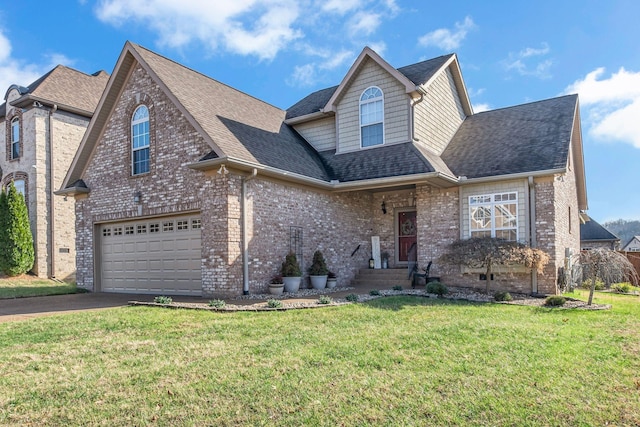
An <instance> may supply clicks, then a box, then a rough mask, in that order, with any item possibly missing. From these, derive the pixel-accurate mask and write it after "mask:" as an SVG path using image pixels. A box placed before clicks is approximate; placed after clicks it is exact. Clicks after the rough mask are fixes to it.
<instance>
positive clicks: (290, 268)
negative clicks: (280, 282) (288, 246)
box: [280, 252, 302, 277]
mask: <svg viewBox="0 0 640 427" xmlns="http://www.w3.org/2000/svg"><path fill="white" fill-rule="evenodd" d="M280 273H281V274H282V277H300V276H302V270H301V269H300V264H299V263H298V258H296V254H294V253H293V252H289V253H288V254H287V256H286V257H285V259H284V262H283V263H282V268H281V271H280Z"/></svg>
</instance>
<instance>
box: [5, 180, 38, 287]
mask: <svg viewBox="0 0 640 427" xmlns="http://www.w3.org/2000/svg"><path fill="white" fill-rule="evenodd" d="M34 259H35V258H34V249H33V235H32V234H31V227H30V225H29V213H28V212H27V205H26V203H25V200H24V197H23V196H22V194H20V193H18V191H17V190H16V188H15V187H14V185H13V181H12V182H10V183H9V186H8V187H7V189H6V192H5V191H1V192H0V270H2V271H3V272H4V273H5V274H6V275H7V276H17V275H19V274H24V273H26V272H28V271H29V270H31V268H32V267H33V262H34Z"/></svg>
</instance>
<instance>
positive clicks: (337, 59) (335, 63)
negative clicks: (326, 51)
mask: <svg viewBox="0 0 640 427" xmlns="http://www.w3.org/2000/svg"><path fill="white" fill-rule="evenodd" d="M326 59H327V60H326V61H325V62H323V63H322V64H320V68H322V69H325V70H333V69H335V68H338V67H339V66H341V65H342V64H344V63H346V62H348V61H350V60H353V59H354V58H353V52H352V51H350V50H341V51H340V52H338V53H336V54H332V55H327V56H326Z"/></svg>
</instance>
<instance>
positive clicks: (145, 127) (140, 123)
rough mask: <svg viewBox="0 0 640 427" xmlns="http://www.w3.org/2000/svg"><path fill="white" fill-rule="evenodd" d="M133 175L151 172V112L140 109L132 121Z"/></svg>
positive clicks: (142, 106)
mask: <svg viewBox="0 0 640 427" xmlns="http://www.w3.org/2000/svg"><path fill="white" fill-rule="evenodd" d="M131 150H132V155H131V161H132V174H133V175H139V174H143V173H147V172H149V110H148V109H147V107H145V106H144V105H141V106H140V107H138V109H137V110H136V111H135V113H134V114H133V119H132V121H131Z"/></svg>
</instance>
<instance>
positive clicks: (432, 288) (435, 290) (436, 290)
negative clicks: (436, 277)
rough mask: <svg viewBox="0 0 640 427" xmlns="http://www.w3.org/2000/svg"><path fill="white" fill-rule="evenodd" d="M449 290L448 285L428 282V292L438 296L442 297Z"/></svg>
mask: <svg viewBox="0 0 640 427" xmlns="http://www.w3.org/2000/svg"><path fill="white" fill-rule="evenodd" d="M447 292H449V290H448V289H447V287H446V286H445V285H444V284H442V283H440V282H429V283H427V293H430V294H436V295H438V298H441V297H442V296H443V295H444V294H446V293H447Z"/></svg>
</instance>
